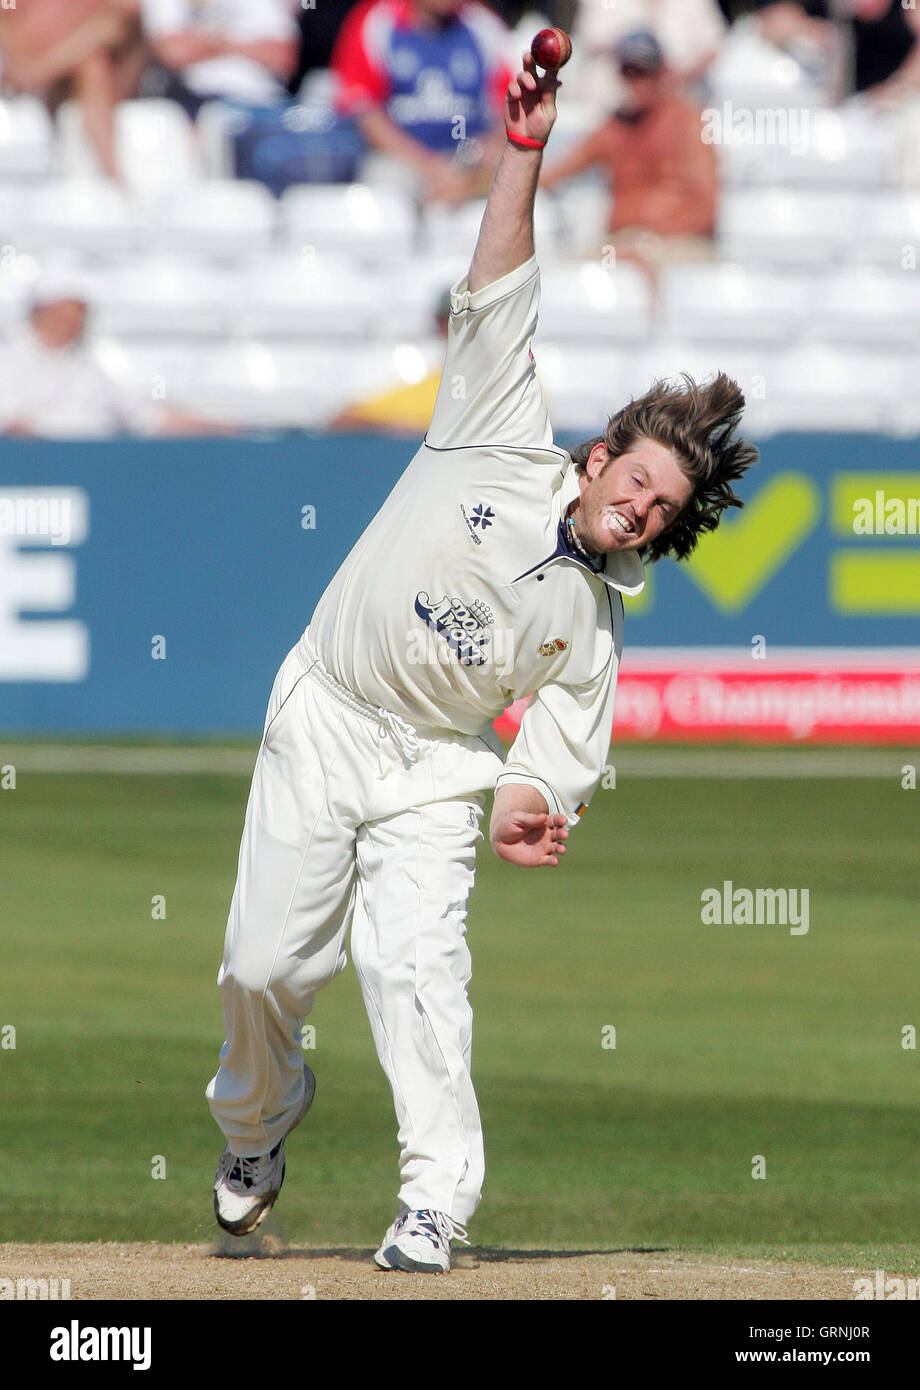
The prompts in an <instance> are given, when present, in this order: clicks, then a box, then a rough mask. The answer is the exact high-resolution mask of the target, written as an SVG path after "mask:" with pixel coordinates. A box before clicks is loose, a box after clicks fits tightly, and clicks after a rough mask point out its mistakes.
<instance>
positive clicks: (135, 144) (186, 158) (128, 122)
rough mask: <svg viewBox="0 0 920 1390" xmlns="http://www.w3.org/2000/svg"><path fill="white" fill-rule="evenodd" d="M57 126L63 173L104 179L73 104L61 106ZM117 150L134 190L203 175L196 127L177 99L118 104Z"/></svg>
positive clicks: (172, 184) (172, 185) (166, 185)
mask: <svg viewBox="0 0 920 1390" xmlns="http://www.w3.org/2000/svg"><path fill="white" fill-rule="evenodd" d="M57 125H58V132H59V134H60V142H61V159H62V164H63V172H64V174H65V176H66V177H68V178H79V179H86V178H98V177H100V176H101V175H102V172H103V171H102V169H101V167H100V164H99V160H98V157H97V155H96V152H95V150H94V149H93V147H92V145H91V144H90V143H89V141H88V139H87V136H86V130H85V127H84V123H83V115H82V112H81V111H80V108H79V106H78V105H77V104H76V103H75V102H73V101H67V102H64V104H63V105H62V106H61V107H60V109H59V111H58V113H57ZM115 153H116V158H117V160H118V167H119V170H120V171H121V175H122V177H123V179H124V180H125V183H126V184H127V186H128V187H129V188H130V189H132V190H134V191H136V192H149V191H151V190H154V189H158V188H175V187H178V186H181V185H183V184H187V183H192V182H195V181H196V180H198V179H200V178H201V157H200V155H199V153H198V146H197V143H196V140H195V130H194V126H193V125H192V123H191V121H190V120H189V118H188V116H187V115H186V114H185V112H184V111H183V110H182V107H181V106H179V105H178V104H177V103H176V102H174V101H167V100H165V99H162V100H159V99H154V98H151V99H149V100H147V99H145V100H142V101H122V102H120V103H119V105H118V107H117V108H116V112H115Z"/></svg>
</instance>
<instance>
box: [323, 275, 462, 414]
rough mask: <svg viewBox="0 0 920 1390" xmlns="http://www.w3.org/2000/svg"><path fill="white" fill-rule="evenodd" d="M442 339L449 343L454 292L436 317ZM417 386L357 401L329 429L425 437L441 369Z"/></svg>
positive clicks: (392, 388)
mask: <svg viewBox="0 0 920 1390" xmlns="http://www.w3.org/2000/svg"><path fill="white" fill-rule="evenodd" d="M434 321H435V327H436V330H437V334H438V337H439V338H442V339H444V341H445V342H446V341H447V326H448V324H449V323H450V291H449V290H445V292H444V294H443V295H442V296H441V299H440V301H439V303H438V306H437V309H436V311H435V316H434ZM442 366H443V363H441V364H439V365H438V368H437V370H436V371H433V372H428V373H427V374H426V375H425V376H424V377H422V378H421V380H419V381H416V382H409V383H406V382H399V383H397V384H396V385H393V386H389V387H387V388H385V389H384V390H383V391H378V392H376V393H375V394H374V395H373V396H369V397H367V399H366V400H363V401H355V402H354V403H353V404H352V405H349V406H346V407H345V409H344V410H343V411H342V412H341V413H340V414H339V415H337V416H336V417H335V419H334V420H331V421H330V422H329V423H328V425H327V426H326V428H327V429H331V430H362V431H363V430H373V431H374V432H375V433H379V434H399V435H403V434H407V435H411V436H412V437H413V438H417V437H418V436H419V435H423V434H424V433H425V431H426V430H427V428H428V426H429V425H430V424H431V417H432V415H433V414H434V403H435V401H436V399H437V395H438V387H439V386H440V384H441V368H442Z"/></svg>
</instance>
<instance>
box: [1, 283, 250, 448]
mask: <svg viewBox="0 0 920 1390" xmlns="http://www.w3.org/2000/svg"><path fill="white" fill-rule="evenodd" d="M90 297H91V296H90V291H89V289H88V287H87V285H86V283H85V280H84V278H83V276H82V275H80V274H79V273H78V272H76V271H74V270H73V269H71V268H68V267H65V266H56V267H55V266H52V267H50V268H48V269H46V270H45V271H43V272H42V273H41V274H40V276H39V277H38V279H37V280H36V282H35V284H34V286H33V287H32V292H31V295H30V300H29V308H28V319H27V321H26V322H25V323H24V324H23V325H22V328H21V330H20V331H19V332H18V333H14V334H13V336H12V337H11V339H10V341H9V342H7V343H6V344H5V345H4V346H3V347H2V348H0V435H16V436H19V437H20V438H28V437H31V436H42V437H44V438H49V439H106V438H110V437H112V436H113V435H118V434H140V435H158V434H159V435H163V434H169V435H174V434H175V435H178V434H189V435H191V434H225V433H227V432H228V431H227V429H226V427H225V426H221V425H219V424H218V423H217V422H216V421H207V420H201V419H199V418H198V417H197V416H195V415H193V414H190V413H188V412H186V411H184V410H177V409H175V408H172V407H168V406H166V405H165V404H162V403H157V402H155V401H154V400H153V398H152V394H151V395H150V396H148V397H147V398H146V399H144V398H143V397H142V395H141V394H140V393H139V392H136V391H132V390H130V389H127V388H126V387H125V386H124V385H123V384H122V383H120V382H117V381H115V380H114V379H113V378H112V377H111V376H110V375H109V373H108V372H106V371H105V370H104V369H103V367H102V364H101V362H100V360H99V357H98V354H97V352H96V349H95V347H94V345H93V344H92V342H90V341H89V340H88V339H87V337H86V324H87V317H88V313H89V301H90Z"/></svg>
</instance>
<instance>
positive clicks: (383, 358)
mask: <svg viewBox="0 0 920 1390" xmlns="http://www.w3.org/2000/svg"><path fill="white" fill-rule="evenodd" d="M400 360H401V359H400V356H399V355H398V348H395V347H394V348H391V349H390V350H388V351H381V350H380V347H379V345H372V346H366V347H364V348H359V347H356V346H355V345H354V344H347V345H342V344H334V343H326V344H319V343H317V344H312V345H311V344H297V345H294V344H280V343H274V344H269V343H266V342H264V341H259V340H256V339H248V340H241V341H234V342H230V343H227V344H226V345H225V346H224V347H222V348H220V349H218V350H216V351H215V352H213V353H211V354H210V355H209V357H208V359H207V361H206V362H205V363H204V364H203V371H202V375H201V378H200V382H199V391H198V403H199V408H200V409H201V410H202V411H203V412H205V413H208V414H212V415H215V416H217V417H219V418H225V419H228V420H237V421H239V422H240V423H243V424H246V425H249V426H251V427H254V428H272V427H274V428H289V429H295V428H300V429H311V428H312V429H318V428H321V427H322V425H323V424H325V423H326V422H327V421H328V420H329V419H330V418H331V417H332V416H334V415H336V414H337V413H338V412H339V411H341V410H342V409H344V407H345V406H347V405H349V404H351V403H352V402H354V401H356V400H360V399H362V398H363V397H365V396H367V395H369V394H370V393H372V392H377V391H380V390H382V389H384V388H385V387H387V386H391V385H393V384H394V382H397V381H399V379H400V372H399V364H400Z"/></svg>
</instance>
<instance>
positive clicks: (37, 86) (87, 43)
mask: <svg viewBox="0 0 920 1390" xmlns="http://www.w3.org/2000/svg"><path fill="white" fill-rule="evenodd" d="M138 5H139V0H26V3H22V4H19V5H15V6H13V7H8V6H7V5H3V6H2V8H0V56H2V71H3V86H4V89H5V90H7V91H9V92H29V93H32V94H34V95H36V96H38V97H40V98H41V99H42V100H43V101H44V102H45V103H46V104H47V106H48V108H49V110H51V111H52V112H53V111H56V110H57V108H58V107H59V106H60V105H61V103H62V102H64V101H66V100H68V99H72V100H74V101H76V102H77V103H78V105H79V107H80V109H81V112H82V116H83V124H84V128H85V130H86V135H87V138H88V140H89V141H90V144H91V145H92V147H93V149H94V150H95V152H96V155H97V157H98V159H99V163H100V165H101V167H102V169H103V170H104V172H105V173H106V174H107V175H108V176H109V178H113V179H116V178H118V173H119V171H118V161H117V158H116V154H115V119H114V115H115V108H116V106H117V105H118V103H119V101H122V100H124V99H125V98H126V97H130V96H133V95H134V93H135V92H136V90H137V86H138V82H139V81H140V77H141V73H142V71H143V68H144V63H145V61H146V59H145V54H144V46H143V42H142V40H141V33H140V23H139V8H138Z"/></svg>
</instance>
